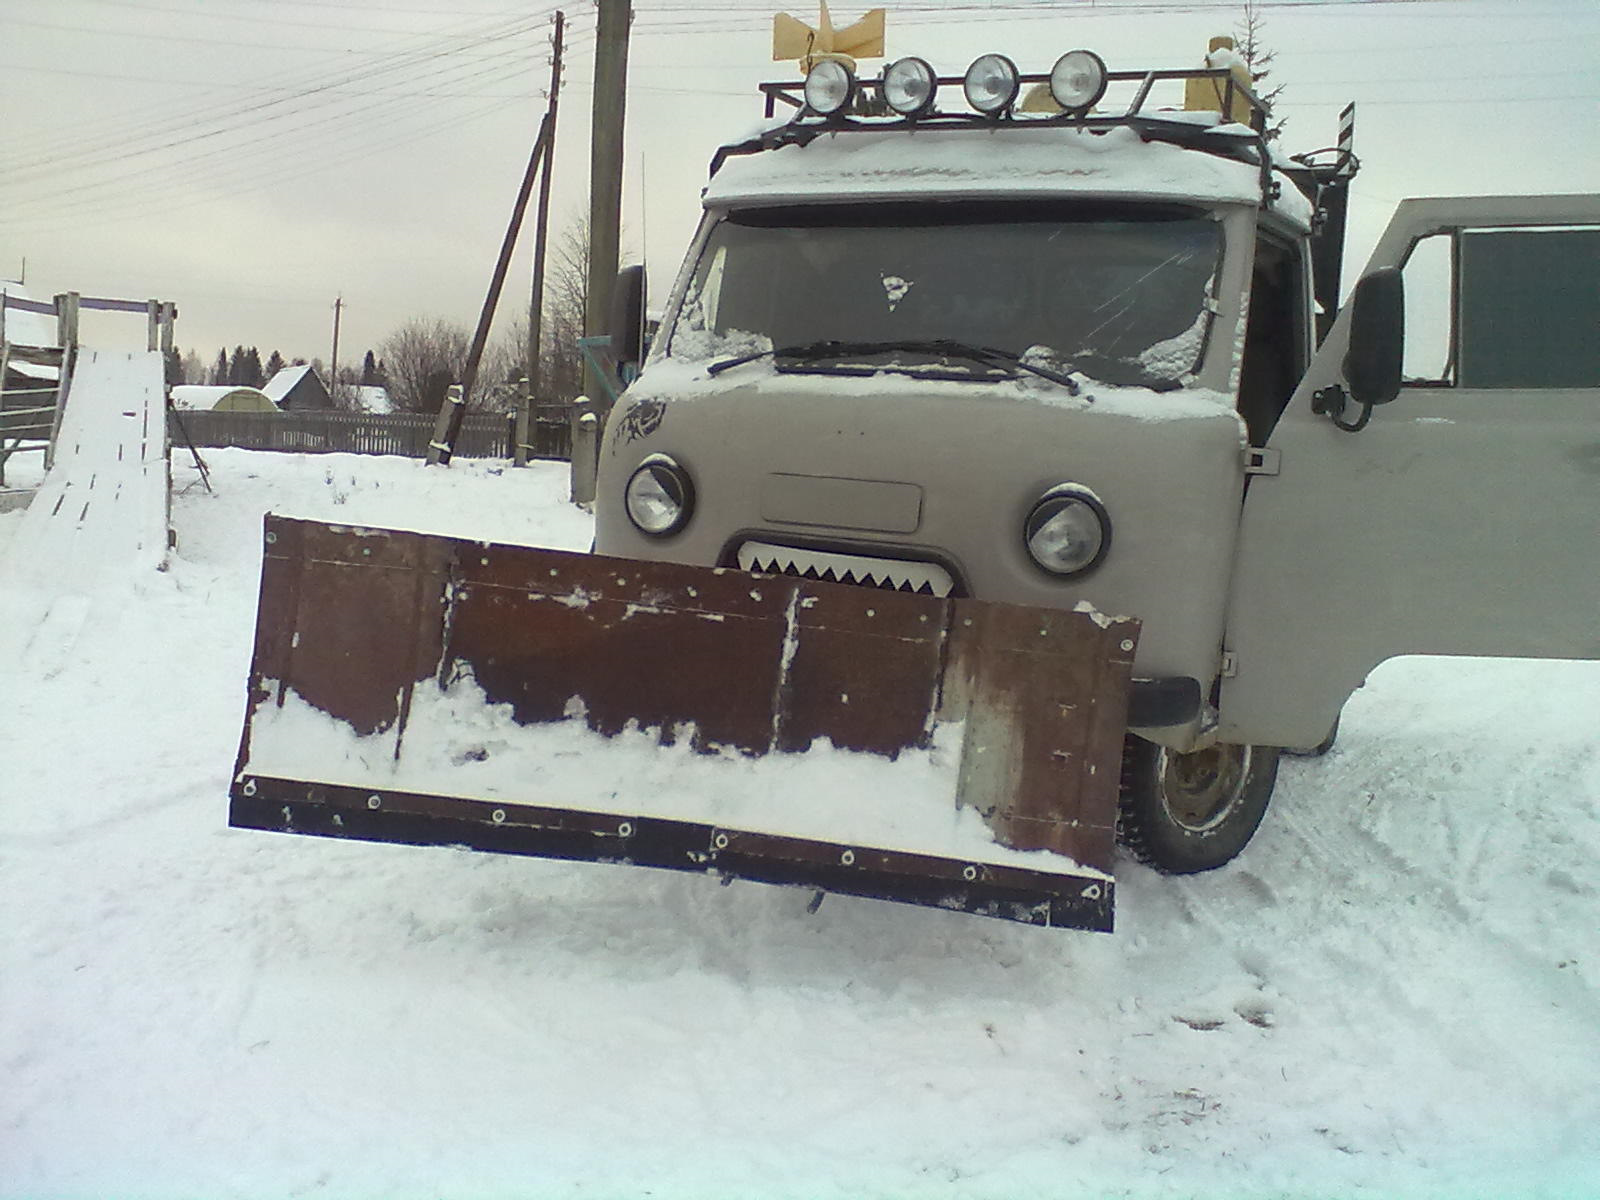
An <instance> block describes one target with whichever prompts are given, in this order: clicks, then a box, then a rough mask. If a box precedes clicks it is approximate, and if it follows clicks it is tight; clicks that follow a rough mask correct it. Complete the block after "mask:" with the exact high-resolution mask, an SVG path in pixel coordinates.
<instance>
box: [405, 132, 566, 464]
mask: <svg viewBox="0 0 1600 1200" xmlns="http://www.w3.org/2000/svg"><path fill="white" fill-rule="evenodd" d="M554 136H555V128H554V123H553V122H552V121H551V118H550V113H549V112H548V111H547V112H546V113H545V114H544V120H543V121H541V122H540V123H539V134H538V136H537V137H535V138H534V140H533V152H532V153H531V154H529V155H528V169H527V170H526V171H524V172H523V174H522V186H521V187H520V188H518V189H517V199H516V202H515V203H514V204H513V205H512V206H511V221H510V223H509V224H508V225H507V226H506V236H505V238H504V239H503V240H502V241H501V243H500V256H499V258H497V259H496V260H495V264H494V275H493V276H492V277H491V278H490V280H489V294H488V295H487V296H485V297H484V300H483V309H482V310H481V311H480V312H479V314H478V330H477V332H476V333H474V334H473V335H472V345H471V347H470V348H469V349H468V350H467V361H466V365H465V366H464V367H462V370H461V383H460V386H458V387H455V388H452V389H451V393H450V396H449V397H448V398H447V399H446V400H445V402H444V403H443V404H442V405H440V406H439V417H438V420H437V421H435V422H434V427H433V437H432V439H431V440H430V441H429V442H428V458H427V461H428V465H429V466H441V465H442V466H449V465H450V459H451V457H452V456H453V455H454V454H455V446H456V438H457V437H458V436H459V435H460V433H461V423H462V421H463V420H464V419H465V417H466V413H467V402H468V401H469V400H470V399H471V398H472V388H473V385H474V384H475V383H476V382H477V378H478V364H479V363H480V362H481V361H482V359H483V348H484V347H485V346H486V345H488V342H489V328H490V326H491V325H492V324H493V323H494V310H495V306H496V305H498V304H499V303H500V289H501V288H502V287H503V286H504V285H505V281H506V271H507V269H508V268H509V267H510V266H511V251H512V250H513V249H515V247H516V244H517V231H518V230H520V229H521V228H522V217H523V214H524V213H526V212H527V210H528V199H529V198H530V197H531V196H532V195H533V184H534V180H535V179H537V178H538V175H539V170H540V168H541V166H542V167H543V168H544V169H545V170H546V171H548V170H549V169H550V164H549V151H550V140H551V138H553V137H554Z"/></svg>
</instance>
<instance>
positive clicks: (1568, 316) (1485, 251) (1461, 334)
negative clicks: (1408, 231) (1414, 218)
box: [1404, 227, 1600, 388]
mask: <svg viewBox="0 0 1600 1200" xmlns="http://www.w3.org/2000/svg"><path fill="white" fill-rule="evenodd" d="M1404 274H1405V285H1406V360H1405V376H1406V383H1407V385H1408V386H1413V387H1415V386H1431V387H1440V386H1443V387H1451V386H1455V387H1464V388H1589V387H1600V337H1596V333H1595V331H1596V330H1597V329H1600V228H1595V227H1565V228H1538V229H1462V230H1455V231H1451V232H1448V233H1443V234H1436V235H1433V236H1430V237H1427V238H1423V239H1420V240H1419V241H1418V242H1417V243H1416V245H1415V246H1413V247H1412V250H1411V253H1410V255H1409V256H1408V257H1407V259H1406V263H1405V267H1404Z"/></svg>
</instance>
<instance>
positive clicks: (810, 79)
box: [806, 58, 856, 117]
mask: <svg viewBox="0 0 1600 1200" xmlns="http://www.w3.org/2000/svg"><path fill="white" fill-rule="evenodd" d="M855 94H856V77H855V76H854V75H852V74H851V73H850V68H849V67H847V66H845V65H844V64H843V63H842V62H836V61H835V60H833V59H831V58H825V59H823V60H822V61H821V62H817V63H813V64H812V65H811V73H810V74H808V75H807V76H806V107H807V108H809V109H810V110H811V111H812V112H814V113H817V114H819V115H820V116H824V117H831V116H832V115H833V114H834V113H836V112H839V111H840V110H841V109H844V108H847V107H849V104H850V101H851V100H852V99H854V98H855Z"/></svg>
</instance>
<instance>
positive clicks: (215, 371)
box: [211, 347, 228, 387]
mask: <svg viewBox="0 0 1600 1200" xmlns="http://www.w3.org/2000/svg"><path fill="white" fill-rule="evenodd" d="M211 382H212V383H213V384H215V385H216V386H218V387H221V386H222V385H223V384H225V383H227V382H228V350H227V347H223V348H222V349H221V350H218V351H217V361H216V362H215V363H214V364H212V367H211Z"/></svg>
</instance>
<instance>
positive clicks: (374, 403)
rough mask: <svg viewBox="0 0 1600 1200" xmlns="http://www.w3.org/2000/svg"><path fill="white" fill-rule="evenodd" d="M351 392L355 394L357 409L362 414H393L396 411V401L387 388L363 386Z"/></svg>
mask: <svg viewBox="0 0 1600 1200" xmlns="http://www.w3.org/2000/svg"><path fill="white" fill-rule="evenodd" d="M350 390H351V391H353V392H355V394H356V407H357V408H359V409H360V410H361V411H362V412H369V413H392V412H393V411H394V400H393V399H392V398H391V397H390V395H389V392H388V389H387V388H381V387H374V386H372V385H371V384H362V385H360V386H357V387H354V388H352V389H350Z"/></svg>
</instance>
